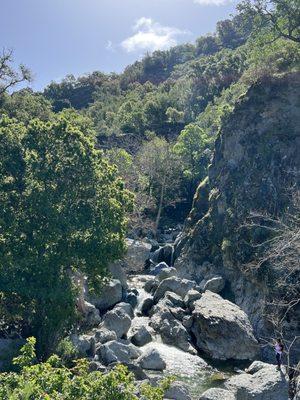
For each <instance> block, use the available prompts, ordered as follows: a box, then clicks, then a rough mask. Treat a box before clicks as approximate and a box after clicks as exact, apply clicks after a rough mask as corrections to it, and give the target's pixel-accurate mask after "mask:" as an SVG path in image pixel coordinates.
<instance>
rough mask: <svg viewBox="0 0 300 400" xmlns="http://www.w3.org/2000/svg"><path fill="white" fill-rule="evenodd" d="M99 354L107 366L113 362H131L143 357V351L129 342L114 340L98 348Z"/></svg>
mask: <svg viewBox="0 0 300 400" xmlns="http://www.w3.org/2000/svg"><path fill="white" fill-rule="evenodd" d="M97 354H98V355H99V356H100V357H101V360H102V362H103V363H104V364H105V365H108V364H111V363H113V362H130V360H134V359H136V358H138V357H139V356H140V355H141V351H140V350H139V349H138V348H137V347H135V346H134V345H133V344H132V343H130V342H129V341H128V340H122V339H119V340H112V341H110V342H107V343H104V344H103V345H101V346H100V347H99V348H97Z"/></svg>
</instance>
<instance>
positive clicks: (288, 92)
mask: <svg viewBox="0 0 300 400" xmlns="http://www.w3.org/2000/svg"><path fill="white" fill-rule="evenodd" d="M299 89H300V76H299V74H289V75H285V76H282V77H276V78H269V79H267V80H265V81H262V82H260V83H257V84H255V85H253V86H252V87H251V88H250V89H249V91H248V92H247V93H246V94H245V95H244V96H243V97H242V98H241V99H240V100H239V101H238V103H237V104H236V107H235V109H234V111H233V112H232V113H231V114H230V115H229V116H227V118H226V120H224V121H223V124H222V129H221V131H220V134H219V137H218V139H217V141H216V145H215V152H214V159H213V162H212V165H211V166H210V169H209V177H208V179H206V180H205V181H204V182H202V183H201V185H200V186H199V188H198V190H197V192H196V195H195V198H194V204H193V208H192V211H191V213H190V215H189V217H188V220H187V222H186V228H185V232H184V234H183V238H182V240H181V243H179V245H178V249H177V254H178V253H179V249H180V254H179V257H178V258H177V260H176V264H175V265H176V267H177V268H178V270H179V271H180V273H181V274H182V275H185V276H190V277H193V278H194V279H197V280H198V281H199V280H201V279H203V278H207V277H210V276H212V275H214V274H216V273H217V274H221V275H222V276H223V277H224V278H225V279H226V281H227V284H226V287H225V290H224V293H223V296H224V297H228V298H229V299H230V300H233V301H234V302H236V303H237V304H238V305H239V306H240V307H241V308H242V309H244V311H245V312H246V313H247V314H248V315H249V318H250V320H251V322H252V324H253V326H254V330H255V332H256V334H257V336H258V337H260V336H263V335H265V334H266V332H268V331H269V332H270V326H269V324H268V322H267V319H266V318H265V315H264V310H265V307H266V301H269V300H270V298H271V297H272V295H273V294H272V285H273V283H272V279H271V276H272V273H270V268H271V269H272V265H271V266H270V265H268V266H265V265H264V264H263V265H262V266H261V268H255V259H256V257H258V255H257V252H256V250H255V249H256V247H255V245H254V244H257V243H260V244H261V243H264V241H265V240H267V238H268V237H267V236H265V235H266V232H265V231H264V230H263V229H259V227H256V228H255V226H252V227H251V228H253V229H246V226H247V224H248V222H249V216H250V215H251V214H252V213H253V212H255V213H259V214H264V215H268V216H269V217H270V218H277V217H280V216H281V215H283V214H284V213H285V212H286V210H287V209H288V208H289V207H290V205H291V197H292V196H291V193H292V192H294V193H295V192H296V191H297V190H299V176H300V175H299V172H300V132H299V130H300V129H299V126H300V90H299ZM247 221H248V222H247ZM254 225H255V224H254ZM258 247H262V246H258ZM251 266H252V267H251ZM296 311H297V310H294V315H293V318H289V324H290V331H291V330H297V329H298V327H297V326H296V324H295V318H297V315H296ZM298 317H299V315H298ZM296 320H297V319H296Z"/></svg>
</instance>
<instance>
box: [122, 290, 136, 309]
mask: <svg viewBox="0 0 300 400" xmlns="http://www.w3.org/2000/svg"><path fill="white" fill-rule="evenodd" d="M125 301H126V303H129V304H130V305H131V307H132V308H135V307H136V306H137V304H138V296H137V294H136V293H132V292H130V293H127V295H126V299H125Z"/></svg>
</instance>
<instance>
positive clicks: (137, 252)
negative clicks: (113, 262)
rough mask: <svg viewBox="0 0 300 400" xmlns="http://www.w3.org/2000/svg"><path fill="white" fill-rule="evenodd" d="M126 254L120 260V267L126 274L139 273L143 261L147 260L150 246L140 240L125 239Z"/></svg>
mask: <svg viewBox="0 0 300 400" xmlns="http://www.w3.org/2000/svg"><path fill="white" fill-rule="evenodd" d="M126 244H127V252H126V254H125V257H124V258H123V259H122V260H121V265H122V266H123V268H124V269H125V271H126V272H133V273H135V272H141V271H142V270H143V269H144V263H145V260H147V259H148V258H149V255H150V250H151V244H150V243H146V242H143V241H140V240H134V239H126Z"/></svg>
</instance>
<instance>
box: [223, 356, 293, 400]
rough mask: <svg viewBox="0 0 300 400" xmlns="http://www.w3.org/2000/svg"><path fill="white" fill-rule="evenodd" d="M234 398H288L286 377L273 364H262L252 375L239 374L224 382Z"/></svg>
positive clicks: (242, 399) (266, 399)
mask: <svg viewBox="0 0 300 400" xmlns="http://www.w3.org/2000/svg"><path fill="white" fill-rule="evenodd" d="M226 387H227V388H228V390H230V391H232V392H233V393H234V394H235V399H236V400H250V399H251V400H283V399H286V400H287V399H288V378H287V376H286V375H285V374H284V371H278V370H277V367H276V366H275V365H271V364H264V366H263V367H261V368H259V370H258V371H257V372H255V373H254V374H253V375H251V374H247V373H246V374H239V375H237V376H235V377H233V378H231V379H229V381H228V382H227V383H226Z"/></svg>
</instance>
